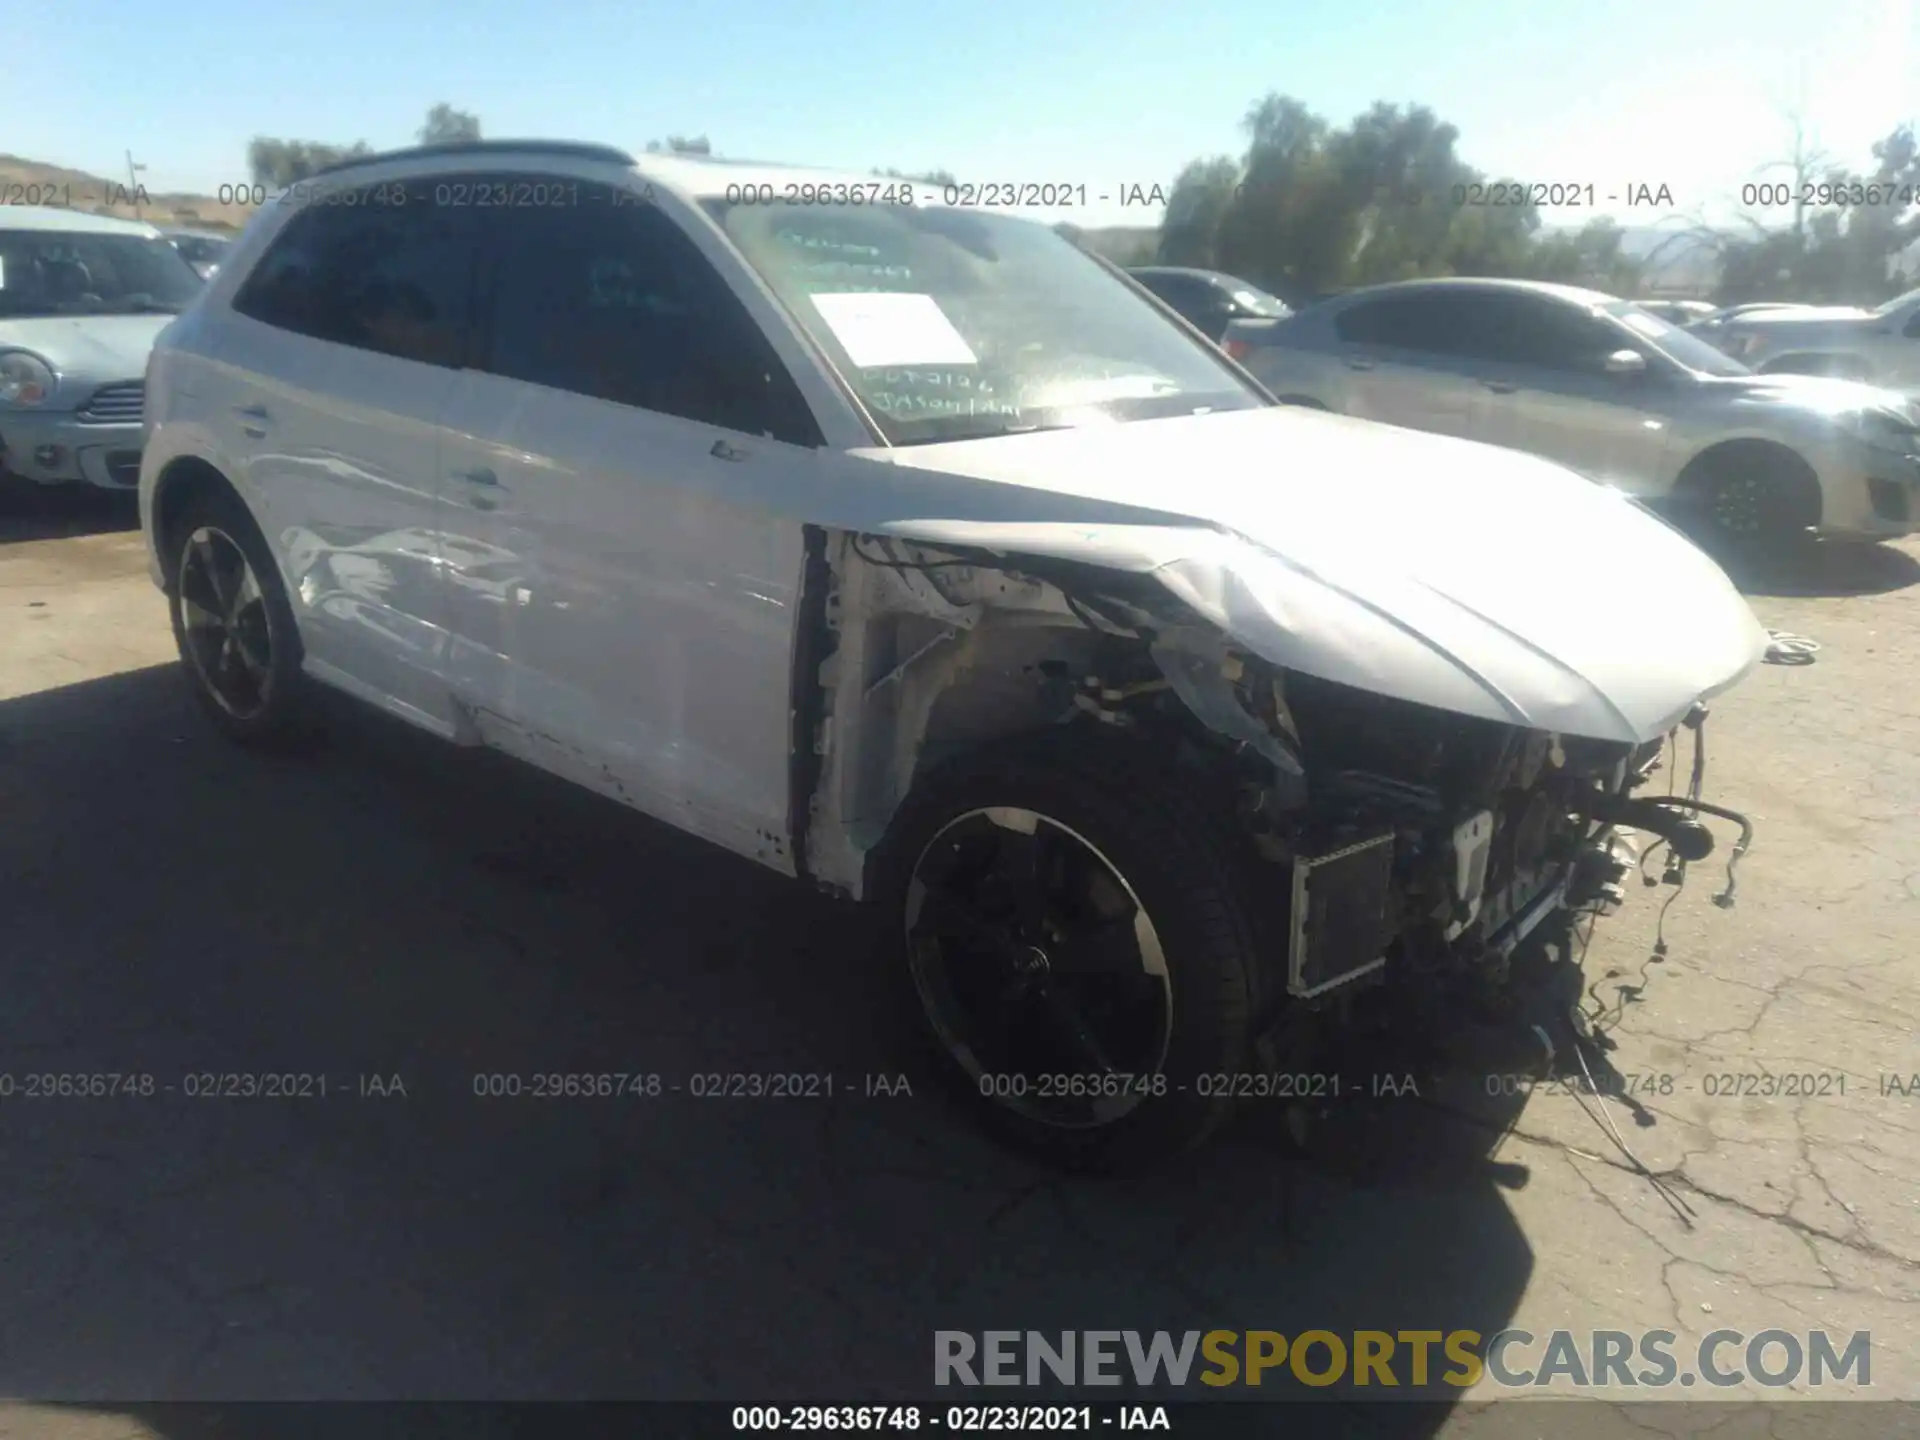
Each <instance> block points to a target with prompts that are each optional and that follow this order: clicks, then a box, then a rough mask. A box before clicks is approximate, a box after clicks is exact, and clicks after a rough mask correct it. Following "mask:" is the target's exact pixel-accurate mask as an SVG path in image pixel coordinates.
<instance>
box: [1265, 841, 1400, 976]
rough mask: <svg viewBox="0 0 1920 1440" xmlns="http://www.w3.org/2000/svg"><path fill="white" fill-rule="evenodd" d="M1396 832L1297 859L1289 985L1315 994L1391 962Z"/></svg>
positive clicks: (1289, 942)
mask: <svg viewBox="0 0 1920 1440" xmlns="http://www.w3.org/2000/svg"><path fill="white" fill-rule="evenodd" d="M1392 895H1393V833H1392V832H1391V831H1389V832H1387V833H1386V834H1383V835H1376V836H1373V837H1372V838H1370V839H1366V840H1362V841H1359V842H1358V843H1356V844H1351V845H1345V846H1342V847H1340V848H1339V849H1337V850H1333V851H1330V852H1328V853H1327V854H1324V855H1300V856H1296V857H1295V858H1294V862H1293V906H1292V914H1291V917H1290V925H1289V931H1290V933H1289V938H1288V952H1287V992H1288V993H1289V994H1290V995H1293V996H1295V997H1296V998H1298V999H1302V1000H1306V999H1311V998H1312V997H1314V996H1316V995H1321V994H1324V993H1325V992H1326V991H1328V990H1332V989H1334V988H1335V987H1337V986H1340V985H1348V984H1351V983H1352V982H1353V981H1355V980H1358V979H1359V978H1360V977H1361V976H1363V975H1367V974H1370V973H1371V972H1373V971H1375V970H1378V969H1380V968H1381V967H1382V966H1384V965H1385V964H1386V963H1387V955H1386V951H1387V944H1388V942H1389V940H1390V939H1391V938H1392V934H1391V926H1390V923H1389V905H1390V903H1391V900H1392Z"/></svg>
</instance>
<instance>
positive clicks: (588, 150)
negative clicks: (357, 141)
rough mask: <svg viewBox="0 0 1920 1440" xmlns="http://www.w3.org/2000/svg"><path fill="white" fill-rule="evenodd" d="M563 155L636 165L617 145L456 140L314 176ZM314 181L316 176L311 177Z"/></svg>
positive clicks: (357, 160) (339, 165)
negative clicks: (456, 158) (392, 164)
mask: <svg viewBox="0 0 1920 1440" xmlns="http://www.w3.org/2000/svg"><path fill="white" fill-rule="evenodd" d="M529 151H531V152H534V153H537V154H541V155H561V156H566V157H568V158H570V159H574V160H611V161H612V162H613V163H614V164H616V165H631V164H633V156H631V155H629V154H628V153H627V152H626V151H624V150H622V149H620V148H619V147H618V146H616V145H596V144H594V143H593V142H592V141H590V140H455V141H451V142H449V143H447V144H444V145H412V146H409V147H407V148H406V149H403V150H382V151H380V152H379V153H378V154H374V155H356V156H354V157H353V158H352V159H350V160H341V161H338V162H336V163H335V164H332V165H324V166H322V167H321V168H320V169H318V170H315V171H314V172H313V175H335V174H338V173H339V172H340V171H342V170H353V169H357V168H358V167H360V166H362V165H379V164H382V163H384V162H386V161H388V160H425V159H428V158H430V157H432V156H435V155H507V154H520V155H524V154H527V153H528V152H529ZM308 178H309V179H312V178H313V176H312V175H310V176H308Z"/></svg>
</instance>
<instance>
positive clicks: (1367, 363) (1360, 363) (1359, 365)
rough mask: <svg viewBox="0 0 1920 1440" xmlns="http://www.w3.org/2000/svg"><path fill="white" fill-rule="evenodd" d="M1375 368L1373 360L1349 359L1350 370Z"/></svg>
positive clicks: (1348, 366)
mask: <svg viewBox="0 0 1920 1440" xmlns="http://www.w3.org/2000/svg"><path fill="white" fill-rule="evenodd" d="M1373 368H1374V362H1373V361H1371V360H1358V359H1355V360H1349V361H1347V369H1349V370H1371V369H1373Z"/></svg>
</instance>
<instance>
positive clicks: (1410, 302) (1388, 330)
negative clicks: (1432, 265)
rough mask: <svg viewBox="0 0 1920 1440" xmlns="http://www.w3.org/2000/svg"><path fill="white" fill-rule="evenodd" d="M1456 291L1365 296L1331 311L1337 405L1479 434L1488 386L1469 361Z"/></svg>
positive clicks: (1369, 416) (1395, 421) (1366, 415)
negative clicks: (1462, 344)
mask: <svg viewBox="0 0 1920 1440" xmlns="http://www.w3.org/2000/svg"><path fill="white" fill-rule="evenodd" d="M1466 318H1467V312H1465V311H1463V308H1462V306H1461V303H1460V300H1459V298H1458V297H1456V296H1454V295H1452V294H1450V293H1447V292H1445V291H1416V292H1413V293H1405V294H1392V293H1389V294H1383V295H1377V296H1372V297H1367V298H1363V299H1361V300H1359V301H1357V302H1355V303H1351V304H1347V305H1344V306H1342V307H1341V308H1340V309H1339V310H1338V311H1336V312H1334V314H1333V316H1332V319H1331V322H1330V323H1331V326H1332V330H1333V333H1334V337H1335V343H1334V350H1335V355H1334V360H1335V363H1336V365H1337V366H1338V371H1337V373H1336V375H1335V377H1334V379H1335V383H1336V385H1337V387H1338V390H1339V396H1340V403H1339V405H1338V408H1339V409H1340V410H1342V411H1344V412H1345V413H1346V414H1349V415H1357V416H1359V417H1360V418H1362V419H1364V420H1378V421H1381V422H1382V423H1384V424H1388V425H1403V426H1405V427H1407V428H1408V429H1412V430H1430V431H1433V432H1434V433H1436V434H1440V435H1458V436H1462V437H1464V438H1468V439H1478V438H1482V437H1481V430H1482V425H1483V421H1484V415H1485V411H1486V405H1487V392H1486V390H1485V389H1484V387H1483V386H1482V385H1481V384H1480V383H1479V381H1478V380H1477V379H1475V378H1474V377H1473V376H1472V375H1471V374H1470V373H1468V368H1467V357H1466V356H1465V355H1464V354H1463V353H1462V351H1461V347H1460V334H1461V329H1462V326H1463V324H1464V323H1465V320H1466Z"/></svg>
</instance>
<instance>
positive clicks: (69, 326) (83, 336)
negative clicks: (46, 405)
mask: <svg viewBox="0 0 1920 1440" xmlns="http://www.w3.org/2000/svg"><path fill="white" fill-rule="evenodd" d="M174 318H175V317H174V316H172V315H48V316H43V317H38V318H35V319H29V320H10V319H0V350H31V351H32V352H33V353H34V354H36V355H38V356H39V357H40V358H41V359H42V360H44V361H46V362H47V363H48V364H49V365H51V366H52V367H53V369H54V372H55V373H56V374H57V375H59V376H60V389H59V391H58V392H57V393H56V394H55V395H54V401H53V404H54V408H55V409H60V410H71V409H73V408H74V406H76V405H78V404H80V402H81V401H83V400H85V399H86V398H87V396H88V395H89V394H91V393H92V392H93V391H94V390H96V389H98V388H99V387H100V386H102V385H110V384H112V383H113V382H114V381H116V380H138V379H141V378H142V377H144V376H145V375H146V373H147V355H148V352H150V351H151V350H152V349H153V342H154V341H155V340H156V339H157V338H158V337H159V334H160V332H161V331H162V330H164V329H166V328H167V326H168V325H170V324H171V323H173V320H174Z"/></svg>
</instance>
